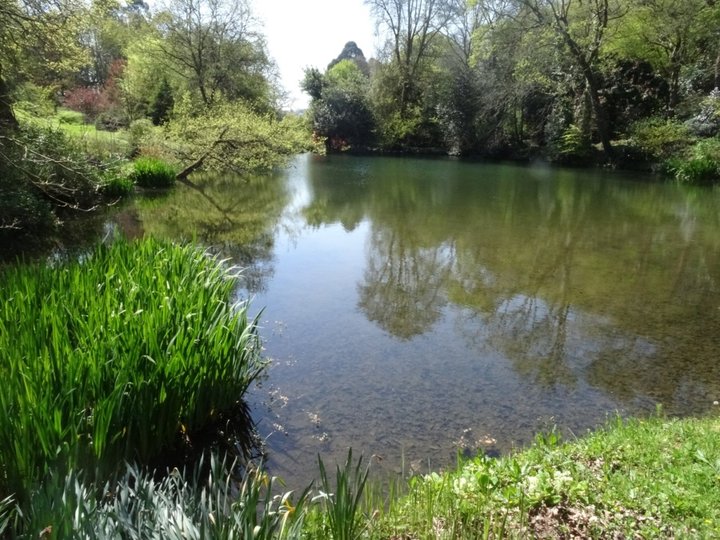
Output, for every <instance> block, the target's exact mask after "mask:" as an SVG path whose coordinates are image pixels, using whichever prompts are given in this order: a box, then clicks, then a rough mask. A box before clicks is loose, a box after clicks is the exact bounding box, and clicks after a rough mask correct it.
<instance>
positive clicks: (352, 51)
mask: <svg viewBox="0 0 720 540" xmlns="http://www.w3.org/2000/svg"><path fill="white" fill-rule="evenodd" d="M343 60H350V61H352V62H353V63H354V64H355V65H356V66H357V67H358V69H360V71H362V72H363V75H365V76H366V77H369V76H370V66H368V63H367V60H366V59H365V55H364V54H363V52H362V49H361V48H360V47H358V46H357V43H355V42H354V41H348V42H347V43H346V44H345V46H344V47H343V50H342V51H340V54H339V55H338V57H337V58H335V59H334V60H333V61H332V62H330V64H328V69H332V68H333V67H334V66H335V65H336V64H339V63H340V62H342V61H343Z"/></svg>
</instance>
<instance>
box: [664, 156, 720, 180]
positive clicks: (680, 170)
mask: <svg viewBox="0 0 720 540" xmlns="http://www.w3.org/2000/svg"><path fill="white" fill-rule="evenodd" d="M665 168H666V170H667V171H668V172H669V173H670V174H671V175H672V176H674V177H675V179H676V180H678V181H679V182H683V183H687V184H712V183H714V182H717V181H718V179H720V164H719V163H718V162H717V161H715V160H713V159H710V158H707V157H691V158H689V159H683V158H671V159H669V160H667V163H666V164H665Z"/></svg>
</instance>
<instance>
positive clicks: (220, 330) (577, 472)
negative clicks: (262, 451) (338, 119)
mask: <svg viewBox="0 0 720 540" xmlns="http://www.w3.org/2000/svg"><path fill="white" fill-rule="evenodd" d="M235 287H236V280H235V276H234V275H233V273H232V270H231V269H230V268H228V267H227V266H226V265H225V264H224V263H223V261H220V260H218V259H217V258H214V257H212V256H209V255H208V254H207V253H204V252H202V251H200V250H199V249H197V248H196V247H193V246H189V245H183V246H181V245H176V244H171V243H167V242H161V241H157V240H152V239H145V240H142V241H138V242H125V241H117V242H114V243H113V244H112V245H110V246H100V247H98V248H97V249H95V250H94V251H92V252H89V253H87V254H86V255H84V256H83V257H80V258H79V259H76V260H73V261H70V262H57V261H56V262H53V263H51V264H47V263H46V264H14V265H8V266H6V267H3V268H2V269H0V295H1V296H2V302H0V310H1V311H0V377H1V379H2V381H3V391H2V392H0V401H1V402H2V407H3V412H4V414H3V416H2V417H0V537H3V538H38V537H42V538H178V539H180V538H183V539H185V538H198V539H199V538H243V539H250V538H258V539H266V538H267V539H270V538H272V539H284V538H319V539H334V540H350V539H355V538H377V539H396V540H397V539H426V538H427V539H437V538H462V539H464V538H468V539H470V538H473V539H474V538H538V537H546V538H557V537H583V538H606V537H642V538H667V537H669V536H673V537H717V536H720V418H719V417H718V416H717V414H710V415H708V416H706V417H705V418H699V419H685V420H677V419H668V418H666V417H664V416H663V415H662V414H658V415H656V416H655V417H653V418H650V419H646V420H622V419H619V418H618V419H615V420H613V421H610V422H609V423H608V424H607V425H606V426H605V427H604V428H601V429H599V430H598V431H596V432H595V433H593V434H590V435H588V436H585V437H583V438H580V439H577V440H573V441H569V442H563V441H561V440H560V437H559V435H558V434H557V433H555V432H551V433H548V434H544V435H540V436H538V437H537V439H536V441H535V443H534V444H533V445H532V446H531V447H529V448H527V449H524V450H521V451H518V452H515V453H512V454H510V455H508V456H504V457H502V458H489V457H486V456H482V455H480V456H477V457H475V458H472V459H469V460H464V461H461V460H459V463H458V465H457V467H456V468H455V469H454V470H450V471H445V472H443V473H438V472H431V473H429V474H426V475H419V476H413V477H410V478H404V477H402V478H398V479H396V480H395V481H393V482H391V484H390V485H387V484H384V485H382V484H380V483H379V482H377V483H375V482H370V483H368V473H369V469H368V467H367V466H366V465H364V464H363V460H362V458H359V459H355V458H353V456H352V452H351V451H349V452H348V456H347V460H346V461H345V462H344V463H343V464H341V465H337V466H336V468H335V469H334V470H331V471H330V472H328V471H327V470H326V468H325V465H324V463H323V462H322V460H321V459H320V458H318V472H319V484H318V489H313V486H309V487H308V488H307V489H305V490H304V491H303V492H301V493H292V492H288V491H285V492H283V490H282V483H281V482H280V481H278V479H276V478H274V477H271V476H269V475H268V473H267V472H266V471H264V470H263V467H262V465H261V464H253V463H252V462H244V464H243V465H242V466H239V465H238V463H237V461H235V460H234V459H233V457H224V455H221V454H219V453H218V452H217V451H216V452H208V453H206V454H204V456H203V457H202V458H201V459H199V461H196V462H195V464H194V465H188V466H187V467H186V468H172V469H166V470H165V471H164V472H162V474H158V472H157V463H158V462H157V458H158V456H161V455H163V453H167V452H172V451H173V450H174V447H176V446H178V445H182V444H189V442H190V441H192V438H193V436H194V434H195V433H198V432H199V431H201V430H202V429H203V428H205V426H207V425H208V424H212V423H213V422H215V421H217V419H218V417H220V416H222V415H223V414H225V413H227V412H228V411H232V410H233V409H234V408H236V407H237V406H238V403H239V400H241V398H242V396H243V394H244V393H245V391H246V390H247V388H248V386H249V385H250V384H251V382H252V381H253V380H254V379H256V378H257V377H258V376H259V374H260V373H261V372H262V370H263V369H264V367H265V363H264V361H263V359H262V357H261V352H260V351H261V347H260V341H259V337H258V333H257V324H256V320H253V319H249V318H248V306H247V304H244V303H243V304H237V303H234V302H233V299H234V298H235V292H234V291H235ZM153 466H154V467H156V468H155V469H153V468H151V467H153ZM180 469H182V470H180Z"/></svg>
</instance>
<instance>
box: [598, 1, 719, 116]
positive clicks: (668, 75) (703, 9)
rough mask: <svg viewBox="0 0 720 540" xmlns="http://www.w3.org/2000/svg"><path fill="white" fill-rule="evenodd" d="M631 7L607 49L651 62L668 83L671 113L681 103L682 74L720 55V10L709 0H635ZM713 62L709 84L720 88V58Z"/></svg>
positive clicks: (624, 55)
mask: <svg viewBox="0 0 720 540" xmlns="http://www.w3.org/2000/svg"><path fill="white" fill-rule="evenodd" d="M629 5H630V8H631V9H630V10H629V11H628V14H627V16H626V17H624V19H623V20H622V22H621V24H620V27H619V28H618V31H617V33H616V36H615V37H614V39H613V40H612V41H611V42H610V43H609V47H608V49H609V51H610V52H611V53H614V54H617V55H619V56H620V57H622V58H627V59H629V60H633V61H646V62H649V63H650V64H651V65H652V67H653V68H655V69H656V70H657V71H658V72H659V73H661V74H662V75H663V76H664V78H665V79H666V81H667V83H668V87H669V96H668V106H669V108H670V109H671V110H672V109H674V108H675V107H676V106H677V105H678V103H679V102H680V98H681V91H682V88H681V87H682V84H681V74H682V70H683V69H684V68H686V67H688V66H691V65H692V64H693V63H696V62H698V60H701V59H702V56H703V54H705V53H706V52H710V53H711V54H713V55H718V53H720V49H719V48H718V46H717V44H716V43H717V38H718V35H717V28H718V16H720V6H717V5H716V4H715V2H714V1H708V0H684V1H682V2H676V1H673V0H632V1H630V2H629ZM713 58H714V59H715V62H712V63H709V64H710V66H712V68H711V69H712V71H713V74H712V77H710V80H711V81H712V82H711V84H712V85H713V86H718V85H719V84H720V55H719V56H717V57H713ZM713 63H714V64H715V65H712V64H713ZM707 90H709V89H707Z"/></svg>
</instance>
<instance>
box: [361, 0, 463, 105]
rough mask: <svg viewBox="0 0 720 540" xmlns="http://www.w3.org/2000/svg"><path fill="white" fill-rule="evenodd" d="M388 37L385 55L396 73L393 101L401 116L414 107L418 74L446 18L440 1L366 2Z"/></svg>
mask: <svg viewBox="0 0 720 540" xmlns="http://www.w3.org/2000/svg"><path fill="white" fill-rule="evenodd" d="M366 3H367V4H368V5H369V6H370V9H371V11H372V13H373V14H374V15H375V17H376V19H377V23H378V26H379V27H381V28H384V29H385V30H386V31H387V33H388V42H387V45H386V47H387V51H386V55H387V56H388V57H389V59H390V61H391V63H392V64H393V65H394V67H395V69H396V70H397V74H398V77H397V78H396V88H394V93H395V96H394V97H395V99H397V101H398V107H399V111H400V116H401V117H403V116H405V113H406V112H407V110H408V108H409V106H410V105H412V104H413V103H417V101H418V99H419V95H418V94H419V92H420V88H421V86H420V76H419V75H420V72H421V70H422V69H423V68H424V67H425V63H426V62H427V61H428V59H429V55H430V52H431V49H432V45H433V43H434V41H435V40H436V38H437V37H438V36H439V35H440V31H441V29H442V28H443V26H444V25H445V23H446V22H447V20H448V17H449V11H448V9H447V6H446V4H445V3H444V1H443V0H366Z"/></svg>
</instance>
